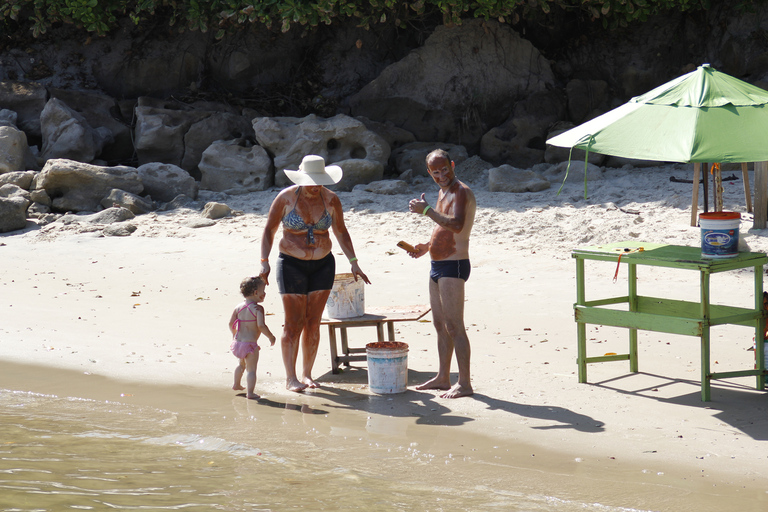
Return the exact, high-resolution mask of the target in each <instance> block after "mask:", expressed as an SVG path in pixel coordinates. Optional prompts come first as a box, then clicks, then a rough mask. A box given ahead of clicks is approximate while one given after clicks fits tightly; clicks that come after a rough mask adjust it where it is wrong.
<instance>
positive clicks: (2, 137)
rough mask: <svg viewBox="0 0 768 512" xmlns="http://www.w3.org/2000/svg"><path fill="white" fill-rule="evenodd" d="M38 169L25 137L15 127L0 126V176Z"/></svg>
mask: <svg viewBox="0 0 768 512" xmlns="http://www.w3.org/2000/svg"><path fill="white" fill-rule="evenodd" d="M26 169H38V167H37V162H36V161H35V157H34V155H32V152H31V151H30V150H29V145H28V144H27V135H26V134H25V133H24V132H23V131H21V130H19V129H18V128H16V127H15V126H8V125H2V126H0V174H3V173H7V172H13V171H24V170H26Z"/></svg>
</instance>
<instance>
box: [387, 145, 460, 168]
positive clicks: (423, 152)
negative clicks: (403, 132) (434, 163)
mask: <svg viewBox="0 0 768 512" xmlns="http://www.w3.org/2000/svg"><path fill="white" fill-rule="evenodd" d="M436 149H444V150H445V151H447V152H448V156H450V157H451V160H452V161H453V163H454V164H456V165H457V166H458V165H459V164H461V163H462V162H463V161H464V160H466V159H467V158H468V155H467V148H465V147H464V146H457V145H455V144H445V143H440V142H411V143H409V144H403V145H402V146H400V147H399V148H397V149H396V150H395V151H394V152H393V153H392V158H393V159H394V160H395V169H396V170H397V173H398V174H402V173H404V172H406V171H408V170H411V171H413V175H414V176H429V173H428V172H427V155H428V154H430V153H431V152H432V151H434V150H436Z"/></svg>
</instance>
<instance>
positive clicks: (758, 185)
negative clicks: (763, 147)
mask: <svg viewBox="0 0 768 512" xmlns="http://www.w3.org/2000/svg"><path fill="white" fill-rule="evenodd" d="M754 207H755V220H754V222H753V224H752V227H753V228H755V229H765V223H766V219H768V162H755V205H754Z"/></svg>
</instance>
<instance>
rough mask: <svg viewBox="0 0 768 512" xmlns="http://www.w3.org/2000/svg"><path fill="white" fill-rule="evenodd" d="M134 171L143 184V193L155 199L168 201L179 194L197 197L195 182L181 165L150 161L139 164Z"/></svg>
mask: <svg viewBox="0 0 768 512" xmlns="http://www.w3.org/2000/svg"><path fill="white" fill-rule="evenodd" d="M136 171H137V173H138V175H139V178H140V179H141V183H142V184H143V185H144V194H145V195H149V196H150V197H152V199H154V200H155V201H162V202H168V201H171V200H173V198H174V197H176V196H178V195H180V194H183V195H186V196H189V197H191V198H192V199H194V198H196V197H197V189H198V184H197V182H196V181H195V179H194V178H193V177H192V176H190V175H189V173H188V172H187V171H185V170H184V169H182V168H181V167H178V166H176V165H173V164H164V163H160V162H151V163H148V164H144V165H141V166H139V168H138V169H136Z"/></svg>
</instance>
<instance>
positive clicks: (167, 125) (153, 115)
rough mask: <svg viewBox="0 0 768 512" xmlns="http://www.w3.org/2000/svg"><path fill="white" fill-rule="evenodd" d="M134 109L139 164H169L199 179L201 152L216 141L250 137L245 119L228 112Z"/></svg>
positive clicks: (251, 133)
mask: <svg viewBox="0 0 768 512" xmlns="http://www.w3.org/2000/svg"><path fill="white" fill-rule="evenodd" d="M142 103H143V101H140V103H139V106H138V107H136V129H135V136H136V152H137V154H138V157H139V164H145V163H148V162H162V163H166V164H173V165H176V166H178V167H181V168H182V169H184V170H186V171H187V172H189V173H190V174H192V175H193V176H196V177H199V171H198V164H199V163H200V159H201V158H202V155H203V152H204V151H205V150H206V149H207V148H208V147H209V146H210V145H211V144H212V143H213V142H214V141H217V140H231V139H240V138H244V137H252V136H253V129H252V127H251V123H250V120H249V119H247V118H246V117H243V116H239V115H234V114H231V113H229V112H215V111H206V110H175V109H171V108H157V107H153V106H143V105H142Z"/></svg>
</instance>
